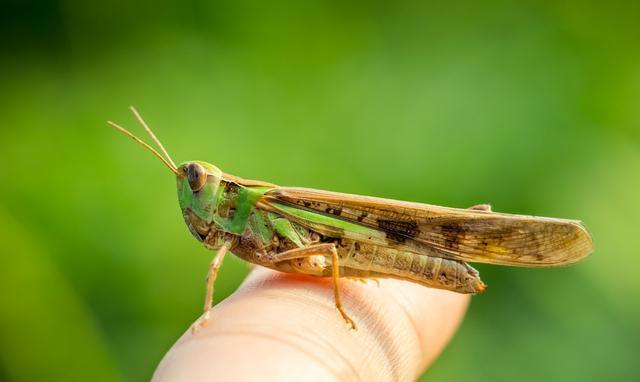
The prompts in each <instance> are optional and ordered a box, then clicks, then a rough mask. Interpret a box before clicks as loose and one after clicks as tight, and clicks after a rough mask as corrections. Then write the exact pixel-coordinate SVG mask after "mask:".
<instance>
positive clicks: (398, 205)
mask: <svg viewBox="0 0 640 382" xmlns="http://www.w3.org/2000/svg"><path fill="white" fill-rule="evenodd" d="M264 200H265V202H269V201H271V202H277V203H282V204H286V205H289V206H295V207H297V208H301V209H305V210H309V211H315V212H319V213H321V214H325V215H329V216H334V217H337V218H339V219H342V220H345V221H350V222H353V223H356V224H359V225H362V226H366V227H369V228H373V229H375V230H379V231H382V232H384V233H385V235H386V238H387V240H388V241H389V246H394V247H404V248H407V249H408V250H412V251H416V252H418V253H421V252H425V253H428V254H429V255H431V256H432V255H433V252H434V250H435V251H436V252H437V253H440V254H441V256H442V257H447V258H452V259H457V260H464V261H470V262H481V263H492V264H504V265H515V266H529V267H545V266H556V265H564V264H570V263H574V262H576V261H578V260H580V259H582V258H584V257H585V256H587V255H588V254H589V253H591V252H592V242H591V236H590V235H589V233H588V232H587V230H586V228H585V227H584V226H583V225H582V224H581V223H580V222H579V221H576V220H564V219H553V218H543V217H534V216H523V215H510V214H503V213H495V212H488V211H479V210H473V209H459V208H447V207H439V206H434V205H428V204H421V203H410V202H402V201H397V200H390V199H381V198H373V197H367V196H357V195H349V194H341V193H335V192H328V191H320V190H314V189H306V188H292V187H290V188H289V187H283V188H276V189H273V190H271V191H269V192H267V193H266V194H265V199H264Z"/></svg>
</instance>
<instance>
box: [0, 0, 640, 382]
mask: <svg viewBox="0 0 640 382" xmlns="http://www.w3.org/2000/svg"><path fill="white" fill-rule="evenodd" d="M605 4H606V5H605ZM2 8H3V12H2V13H1V14H0V32H1V33H2V36H3V37H2V41H1V42H0V44H1V45H0V90H1V93H0V126H1V129H0V158H1V159H2V163H3V165H4V166H3V168H2V171H0V184H1V186H2V187H0V196H1V199H0V200H1V201H0V242H1V243H2V249H1V250H0V253H1V256H2V262H1V264H0V293H1V299H0V304H1V305H0V380H9V381H36V380H60V381H70V380H104V381H118V380H127V381H138V380H144V379H148V378H149V377H150V375H151V373H152V372H153V370H154V368H155V366H156V365H157V364H158V362H159V361H160V359H161V357H162V355H163V354H164V353H165V352H166V350H167V349H168V348H169V347H170V345H171V344H172V343H173V342H174V341H175V340H176V338H177V337H178V336H179V335H180V334H181V333H182V332H183V331H184V330H185V329H186V328H187V327H188V325H189V324H190V323H191V322H192V321H193V320H194V318H195V317H197V316H198V315H199V313H200V308H201V302H202V295H203V292H204V290H203V286H204V274H205V273H206V269H207V264H208V262H209V259H210V257H211V254H210V253H209V252H207V251H205V250H204V249H203V248H202V247H201V246H200V244H198V243H197V242H196V241H195V240H194V239H193V238H192V237H191V235H190V234H189V233H188V232H187V229H186V227H185V226H184V223H183V221H182V218H181V216H180V213H179V209H178V205H177V200H176V191H175V183H174V180H173V177H172V176H171V174H170V173H169V172H168V171H167V170H166V168H164V167H163V166H162V165H161V164H160V162H159V161H158V160H157V159H155V158H153V157H152V156H151V155H150V154H149V153H148V152H145V151H143V150H142V149H141V148H140V147H139V146H137V145H134V144H132V142H130V141H129V140H127V139H126V138H125V137H123V136H122V135H120V134H118V133H116V132H114V131H113V130H112V129H110V128H108V127H107V125H106V124H105V121H106V120H107V119H113V120H114V121H117V122H119V123H121V124H123V125H124V126H126V127H129V128H131V129H135V131H137V132H140V131H141V130H140V128H139V127H138V126H137V125H136V124H135V122H134V119H133V118H132V116H131V115H130V113H129V111H128V109H127V108H128V106H129V105H130V104H133V105H136V106H137V107H138V108H139V110H140V111H141V113H142V114H143V116H145V117H146V119H147V121H148V122H149V123H150V125H151V126H152V127H154V128H155V130H156V132H157V134H158V135H159V136H160V137H161V139H162V140H163V141H164V142H165V145H166V146H167V148H168V150H169V151H170V153H171V154H172V155H173V157H174V158H175V160H176V161H183V160H187V159H202V160H207V161H211V162H213V163H215V164H216V165H218V166H219V167H221V168H222V169H224V170H225V171H227V172H229V173H233V174H237V175H240V176H243V177H248V178H256V179H264V180H268V181H271V182H274V183H277V184H283V185H301V186H302V185H303V186H307V187H315V188H322V189H328V190H335V191H343V192H350V193H360V194H370V195H376V196H381V197H389V198H396V199H404V200H412V201H422V202H428V203H434V204H441V205H448V206H457V207H466V206H470V205H473V204H477V203H485V202H490V203H492V204H493V207H494V209H495V210H498V211H508V212H513V213H523V214H536V215H545V216H556V217H567V218H579V219H581V220H583V221H584V222H585V223H586V224H587V226H588V227H589V228H590V230H591V232H592V234H593V237H594V241H595V247H596V252H595V254H594V255H592V256H591V257H590V258H588V259H587V260H586V261H584V262H582V263H580V264H579V265H576V266H573V267H569V268H563V269H551V270H528V269H510V268H500V267H491V266H479V267H478V268H479V269H480V270H481V272H482V274H483V278H484V280H485V281H486V282H487V283H488V284H489V285H490V286H491V288H490V289H489V291H488V292H487V293H485V294H483V295H481V296H477V297H475V298H474V299H473V303H472V306H471V308H470V311H469V313H468V315H467V318H466V321H465V322H464V324H463V326H462V327H461V330H460V331H459V333H458V335H457V336H456V338H455V339H454V340H453V342H452V343H451V346H450V347H449V348H448V349H447V350H446V351H445V353H444V354H443V355H442V357H441V358H440V359H439V360H438V361H437V362H436V363H435V364H434V365H433V367H432V368H431V369H430V370H429V371H428V372H427V373H426V374H425V376H424V377H423V379H424V380H440V381H469V380H473V381H480V380H486V381H498V380H513V379H517V380H519V381H540V380H563V381H584V380H608V381H612V380H617V381H630V380H638V379H639V378H640V371H639V367H640V366H639V365H638V356H639V354H640V353H638V351H639V350H638V349H640V305H639V303H638V302H639V301H640V277H638V267H639V266H640V257H639V255H640V253H638V252H639V251H638V247H640V232H638V229H640V224H638V223H639V219H638V216H639V215H640V203H639V199H640V198H639V192H638V188H639V187H640V103H639V100H640V49H639V42H640V24H639V22H638V20H640V8H639V6H638V2H631V1H629V2H617V1H611V2H597V1H594V2H591V3H587V2H582V1H573V2H572V1H568V2H562V4H560V3H555V2H523V1H514V2H510V1H500V0H495V1H489V2H475V1H466V2H457V3H453V2H450V1H436V2H428V3H427V2H422V1H415V2H411V1H395V2H386V1H354V2H341V1H304V2H298V1H283V2H280V1H275V2H262V1H254V2H251V1H225V2H210V1H203V0H197V1H184V2H179V1H176V2H172V1H167V0H158V1H155V2H148V3H144V4H143V3H140V4H132V3H131V2H129V1H122V0H117V1H109V2H96V3H94V4H91V3H90V2H86V1H33V0H31V1H19V0H10V1H9V2H6V1H5V2H3V4H2ZM246 272H247V268H246V266H245V265H244V264H243V263H241V262H240V261H239V260H237V259H234V258H227V261H226V262H225V265H224V268H223V272H222V273H221V276H220V278H219V282H218V284H217V286H218V289H217V291H218V293H217V296H216V299H217V300H219V299H220V298H223V297H225V296H227V295H228V294H229V293H231V292H232V291H233V290H234V289H235V288H236V287H237V286H238V285H239V283H240V282H241V280H242V278H243V276H244V275H245V274H246Z"/></svg>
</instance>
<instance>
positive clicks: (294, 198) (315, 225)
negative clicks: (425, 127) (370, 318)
mask: <svg viewBox="0 0 640 382" xmlns="http://www.w3.org/2000/svg"><path fill="white" fill-rule="evenodd" d="M131 111H132V112H133V114H134V115H135V117H136V119H137V120H138V121H139V122H140V124H141V125H142V127H143V128H144V130H145V131H146V133H147V134H148V135H149V137H150V138H151V139H152V141H153V142H155V144H156V145H157V147H158V148H159V149H160V151H161V152H162V154H160V152H158V150H156V149H154V148H153V147H152V146H151V145H149V144H148V143H146V142H145V141H143V140H142V139H140V138H138V137H137V136H135V135H134V134H132V133H131V132H129V131H128V130H126V129H125V128H123V127H121V126H120V125H117V124H115V123H113V122H111V121H108V123H109V125H111V126H112V127H114V128H115V129H117V130H119V131H121V132H122V133H124V134H125V135H127V136H129V137H130V138H131V139H133V140H134V141H136V142H137V143H139V144H141V145H142V146H144V147H145V148H146V149H147V150H149V151H151V152H152V153H153V154H154V155H155V156H156V157H158V158H159V159H160V160H161V161H162V162H163V163H164V165H165V166H166V167H167V168H169V170H171V172H173V173H174V174H175V176H176V185H177V191H178V201H179V205H180V209H181V211H182V217H183V218H184V221H185V223H186V225H187V227H188V229H189V231H190V232H191V234H192V235H193V236H194V237H195V238H196V239H197V240H198V241H200V242H201V243H202V244H204V246H205V247H206V248H208V249H211V250H213V251H215V255H214V256H213V259H212V261H211V263H210V266H209V271H208V275H207V283H206V296H205V305H204V314H203V316H202V318H201V320H202V321H201V322H200V324H199V325H201V326H203V325H205V324H206V323H207V321H208V319H209V312H210V310H211V308H212V307H213V288H214V282H215V280H216V277H217V274H218V270H219V269H220V266H221V264H222V261H223V259H224V257H225V255H226V254H227V253H232V254H234V255H235V256H237V257H239V258H241V259H244V260H245V261H247V262H249V263H250V264H254V265H259V266H263V267H267V268H271V269H274V270H276V271H280V272H287V273H296V274H304V275H310V276H317V277H327V278H329V277H330V278H331V279H332V281H333V283H332V284H333V294H334V299H335V307H336V309H337V311H338V312H339V313H340V315H341V316H342V318H343V319H344V321H345V322H346V323H347V324H349V325H351V327H352V328H353V329H356V323H355V322H354V321H353V320H352V319H351V318H350V317H349V315H348V314H347V312H346V311H345V309H344V307H343V305H342V302H341V299H340V279H341V278H345V277H346V278H358V279H368V278H374V279H377V278H393V279H400V280H406V281H410V282H413V283H418V284H420V285H423V286H425V287H430V288H439V289H444V290H448V291H452V292H457V293H465V294H476V293H480V292H483V291H484V290H485V289H486V285H485V284H484V283H483V282H482V280H481V279H480V274H479V273H478V271H477V270H475V269H474V268H472V267H471V266H470V265H469V264H468V263H469V262H474V263H488V264H496V265H506V266H518V267H555V266H561V265H567V264H572V263H575V262H577V261H579V260H581V259H583V258H584V257H586V256H587V255H589V254H590V253H591V252H592V251H593V245H592V239H591V236H590V234H589V232H588V231H587V229H586V228H585V226H584V225H583V224H582V223H581V222H580V221H578V220H567V219H556V218H546V217H536V216H525V215H514V214H507V213H498V212H493V211H492V209H491V207H490V205H487V204H480V205H476V206H473V207H470V208H449V207H440V206H436V205H430V204H423V203H412V202H404V201H397V200H391V199H382V198H376V197H369V196H359V195H350V194H344V193H337V192H330V191H322V190H316V189H310V188H298V187H280V186H277V185H275V184H272V183H268V182H263V181H259V180H247V179H243V178H240V177H237V176H234V175H230V174H227V173H225V172H223V171H222V170H220V169H219V168H218V167H216V166H214V165H212V164H211V163H207V162H203V161H198V160H194V161H188V162H184V163H181V164H179V165H176V164H175V163H174V162H173V160H172V159H171V157H170V156H169V154H168V153H167V151H166V150H165V148H164V146H163V145H162V143H161V142H160V140H158V138H157V137H156V136H155V134H154V133H153V131H152V130H151V129H150V128H149V127H148V125H147V124H146V123H145V121H144V120H143V119H142V117H141V116H140V114H139V113H138V112H137V111H136V109H135V108H134V107H133V106H132V107H131Z"/></svg>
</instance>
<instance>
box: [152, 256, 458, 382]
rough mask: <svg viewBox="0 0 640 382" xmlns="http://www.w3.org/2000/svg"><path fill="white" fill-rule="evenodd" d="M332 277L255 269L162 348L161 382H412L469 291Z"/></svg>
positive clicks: (440, 345)
mask: <svg viewBox="0 0 640 382" xmlns="http://www.w3.org/2000/svg"><path fill="white" fill-rule="evenodd" d="M340 290H341V295H342V301H343V304H344V307H345V310H346V311H347V313H348V314H349V315H350V316H351V318H352V319H353V320H354V321H355V322H356V324H357V325H358V330H357V331H354V330H352V329H351V326H350V325H348V324H346V323H345V322H344V320H343V319H342V318H341V317H340V315H339V314H338V311H337V310H336V308H335V306H334V301H333V290H332V285H331V280H330V279H321V278H313V277H308V276H298V275H290V274H285V273H280V272H275V271H271V270H268V269H265V268H262V267H256V269H255V270H254V271H253V272H251V274H250V275H249V276H248V277H247V279H246V280H245V282H244V283H243V284H242V286H241V287H240V288H239V289H238V291H236V292H235V293H234V294H233V295H231V296H230V297H229V298H227V299H226V300H224V301H223V302H221V303H220V304H218V305H217V306H215V307H214V308H213V310H212V311H211V316H210V318H209V321H208V324H207V325H206V326H204V327H202V328H200V329H199V330H197V331H196V332H195V333H192V332H191V330H187V331H186V332H185V334H183V335H182V337H181V338H180V339H179V340H178V341H177V342H176V343H175V344H174V345H173V347H172V348H171V349H170V350H169V352H168V353H167V354H166V355H165V356H164V358H163V360H162V361H161V362H160V365H159V366H158V368H157V369H156V371H155V373H154V375H153V381H155V382H165V381H214V380H215V381H233V382H239V381H256V380H259V381H285V382H286V381H412V380H415V379H416V378H418V377H419V376H420V374H422V373H423V372H424V371H425V370H426V368H427V367H428V366H429V365H430V364H431V363H432V362H433V361H434V360H435V359H436V357H437V356H438V355H439V354H440V352H441V351H442V350H443V349H444V347H445V346H446V344H447V343H448V342H449V340H450V339H451V337H452V336H453V334H454V333H455V331H456V329H457V327H458V326H459V324H460V322H461V321H462V318H463V316H464V312H465V311H466V308H467V305H468V302H469V297H468V296H467V295H462V294H457V293H453V292H448V291H443V290H437V289H431V288H426V287H423V286H420V285H417V284H414V283H411V282H405V281H399V280H391V279H380V280H379V285H378V284H377V283H376V282H375V281H369V282H367V283H361V282H358V281H355V280H345V279H341V286H340Z"/></svg>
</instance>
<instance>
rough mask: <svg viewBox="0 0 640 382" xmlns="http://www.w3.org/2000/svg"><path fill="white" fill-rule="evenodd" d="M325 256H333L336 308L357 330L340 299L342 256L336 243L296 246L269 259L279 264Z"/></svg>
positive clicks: (332, 276) (332, 270)
mask: <svg viewBox="0 0 640 382" xmlns="http://www.w3.org/2000/svg"><path fill="white" fill-rule="evenodd" d="M318 255H320V256H325V257H329V256H330V257H331V278H332V280H333V296H334V300H335V305H336V309H338V312H340V315H341V316H342V318H343V319H344V320H345V321H346V322H347V324H350V325H351V328H352V329H353V330H357V327H356V324H355V322H353V320H352V319H351V318H350V317H349V315H347V313H346V312H345V311H344V308H343V307H342V301H341V299H340V282H339V280H340V258H339V256H338V250H337V249H336V246H335V244H332V243H324V244H315V245H311V246H308V247H302V248H294V249H291V250H288V251H285V252H281V253H276V254H273V255H271V256H270V258H269V260H270V261H271V262H273V264H274V265H275V264H278V263H280V262H283V261H288V260H295V259H302V258H309V257H311V256H318Z"/></svg>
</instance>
